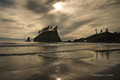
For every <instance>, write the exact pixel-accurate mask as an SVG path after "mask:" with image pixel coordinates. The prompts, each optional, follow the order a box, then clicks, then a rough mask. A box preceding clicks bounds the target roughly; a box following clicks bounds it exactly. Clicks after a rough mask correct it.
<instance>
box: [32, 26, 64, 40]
mask: <svg viewBox="0 0 120 80" xmlns="http://www.w3.org/2000/svg"><path fill="white" fill-rule="evenodd" d="M51 28H52V27H49V26H48V27H46V28H43V29H42V30H41V32H42V33H40V34H39V35H38V36H37V37H35V38H34V41H35V42H62V41H61V39H60V37H59V35H58V32H57V26H56V27H55V28H53V29H51Z"/></svg>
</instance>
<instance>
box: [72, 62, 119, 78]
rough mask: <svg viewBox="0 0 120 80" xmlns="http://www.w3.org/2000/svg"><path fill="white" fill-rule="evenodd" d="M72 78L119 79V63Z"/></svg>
mask: <svg viewBox="0 0 120 80" xmlns="http://www.w3.org/2000/svg"><path fill="white" fill-rule="evenodd" d="M73 80H120V64H118V65H116V66H112V67H110V68H108V69H105V70H103V71H100V72H97V73H93V74H91V75H88V76H85V77H81V78H79V77H78V78H75V79H73Z"/></svg>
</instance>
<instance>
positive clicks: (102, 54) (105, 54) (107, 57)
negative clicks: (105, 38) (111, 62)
mask: <svg viewBox="0 0 120 80" xmlns="http://www.w3.org/2000/svg"><path fill="white" fill-rule="evenodd" d="M109 55H110V52H96V59H98V58H99V56H101V57H102V58H105V57H104V56H106V59H109Z"/></svg>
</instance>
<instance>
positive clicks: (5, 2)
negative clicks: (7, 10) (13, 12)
mask: <svg viewBox="0 0 120 80" xmlns="http://www.w3.org/2000/svg"><path fill="white" fill-rule="evenodd" d="M12 5H14V2H13V1H12V0H0V6H2V7H8V6H12Z"/></svg>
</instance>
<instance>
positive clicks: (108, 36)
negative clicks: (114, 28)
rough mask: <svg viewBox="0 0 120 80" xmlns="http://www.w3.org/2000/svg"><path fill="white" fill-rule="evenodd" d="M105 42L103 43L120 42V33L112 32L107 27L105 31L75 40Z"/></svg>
mask: <svg viewBox="0 0 120 80" xmlns="http://www.w3.org/2000/svg"><path fill="white" fill-rule="evenodd" d="M85 41H86V42H103V43H116V42H120V33H117V32H114V33H111V32H109V31H108V29H106V31H105V32H102V33H99V34H94V35H91V36H88V37H86V38H80V39H75V40H74V41H73V42H85Z"/></svg>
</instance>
